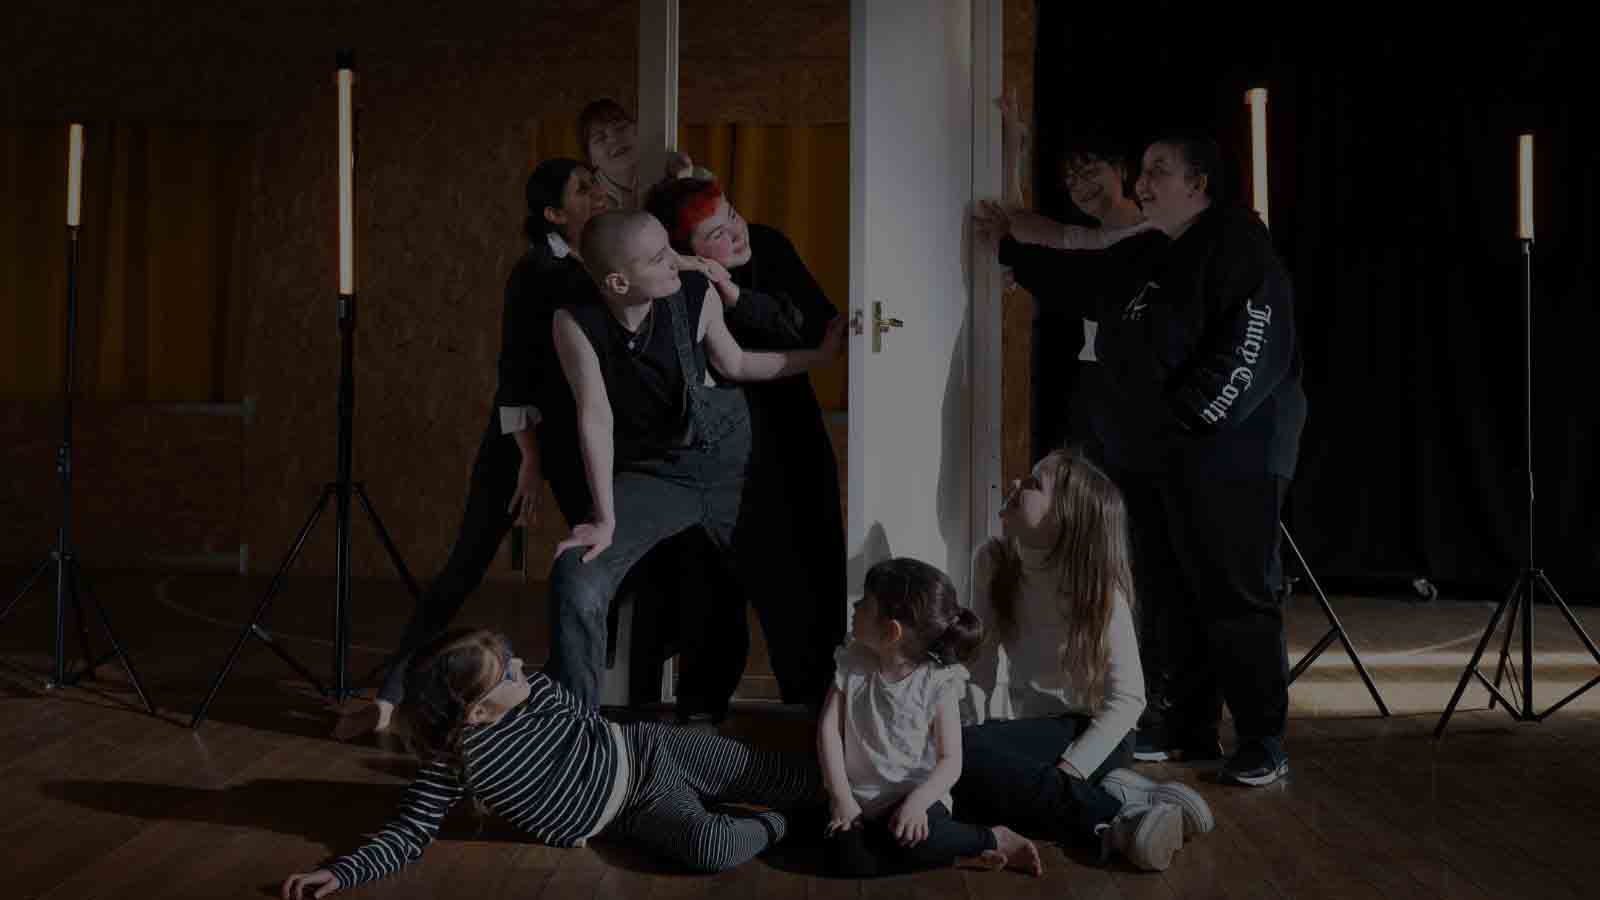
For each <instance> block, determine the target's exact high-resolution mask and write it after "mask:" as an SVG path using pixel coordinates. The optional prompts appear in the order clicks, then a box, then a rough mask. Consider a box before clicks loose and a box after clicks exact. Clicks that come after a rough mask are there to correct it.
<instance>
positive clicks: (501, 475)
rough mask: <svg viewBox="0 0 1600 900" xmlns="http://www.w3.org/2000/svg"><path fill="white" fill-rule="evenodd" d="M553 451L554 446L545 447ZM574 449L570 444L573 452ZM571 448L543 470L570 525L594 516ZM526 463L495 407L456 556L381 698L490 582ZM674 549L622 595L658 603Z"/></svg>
mask: <svg viewBox="0 0 1600 900" xmlns="http://www.w3.org/2000/svg"><path fill="white" fill-rule="evenodd" d="M541 449H543V450H546V451H551V450H555V448H550V447H541ZM570 449H571V448H567V451H570ZM570 455H571V453H570V452H566V451H560V450H556V451H555V452H546V453H545V454H544V459H543V460H542V462H543V464H544V467H545V469H544V475H545V477H546V479H547V480H548V481H549V483H550V488H551V490H552V491H553V492H554V493H555V498H556V506H557V507H558V508H559V509H560V511H561V515H562V516H563V517H564V518H565V519H566V520H567V522H568V524H571V523H573V522H577V521H581V520H582V519H583V518H584V517H586V516H588V514H589V506H590V500H589V487H588V482H587V481H586V480H585V478H584V473H583V463H582V461H581V460H578V461H577V462H576V465H574V461H573V460H571V459H567V458H566V457H568V456H570ZM521 466H522V451H521V450H519V449H518V448H517V441H516V438H514V437H512V436H511V435H509V434H502V433H501V432H500V418H499V411H498V410H490V413H489V423H488V426H487V427H486V428H485V429H484V432H483V439H482V440H481V441H480V442H479V443H478V454H477V456H476V457H475V458H474V459H473V462H472V476H471V480H470V481H469V483H468V487H467V506H466V509H465V510H464V511H463V512H462V514H461V525H460V527H459V528H458V529H457V531H456V540H455V543H454V544H453V545H451V547H450V556H449V558H448V559H446V560H445V564H444V568H443V569H442V570H440V572H439V574H438V575H437V576H436V577H435V578H434V580H433V583H432V584H430V585H429V586H428V590H427V592H426V593H425V594H424V595H423V597H422V602H421V603H420V604H419V605H418V606H417V608H416V609H415V610H414V611H413V612H412V614H411V618H410V620H409V621H407V622H406V626H405V630H404V631H403V632H401V636H400V646H399V649H397V650H396V651H395V654H394V656H393V657H392V660H393V662H391V664H390V666H389V671H388V674H387V675H386V676H385V677H384V681H383V685H382V686H381V687H380V688H379V690H378V698H379V699H380V700H386V701H388V702H390V703H399V702H400V700H401V698H403V697H404V696H405V673H406V666H407V665H408V664H409V663H410V659H411V655H412V654H413V653H415V652H416V650H417V649H418V648H419V647H421V646H422V645H424V644H426V643H427V642H428V641H429V640H431V639H433V638H434V637H435V636H437V635H439V634H441V633H443V632H444V630H445V629H447V628H449V627H450V623H451V622H452V621H454V620H455V617H456V615H457V614H458V613H460V612H461V607H462V605H463V604H465V603H466V600H467V597H468V596H469V595H470V594H471V593H472V592H473V591H475V590H477V589H478V586H479V585H480V584H482V583H483V576H484V575H485V574H486V573H487V572H488V571H489V566H490V565H492V564H493V563H494V558H495V555H496V554H497V553H498V552H499V550H500V543H501V541H503V540H505V536H506V533H507V532H509V531H510V530H511V526H512V523H513V521H514V519H513V516H512V515H511V514H510V513H508V512H506V507H507V506H508V505H509V504H510V503H511V497H512V495H513V494H515V493H516V490H517V472H518V471H519V469H520V468H521ZM672 558H673V557H672V552H671V550H670V549H669V548H663V550H662V552H659V553H657V554H654V555H653V556H652V557H651V558H650V559H647V560H645V561H643V562H642V563H641V565H638V566H635V567H634V570H633V571H632V572H631V573H630V577H629V578H628V579H626V580H625V581H624V583H623V586H622V588H621V590H620V591H619V595H621V596H625V597H632V598H635V599H637V600H639V601H641V605H652V604H653V603H654V602H656V599H657V597H658V595H661V594H663V593H667V591H666V589H665V588H664V587H663V585H669V584H670V583H671V582H670V581H668V580H665V579H663V578H662V575H663V574H664V573H663V572H662V571H658V568H657V567H660V569H666V568H667V565H666V563H665V562H663V560H664V559H668V560H670V559H672Z"/></svg>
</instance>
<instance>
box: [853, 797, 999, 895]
mask: <svg viewBox="0 0 1600 900" xmlns="http://www.w3.org/2000/svg"><path fill="white" fill-rule="evenodd" d="M963 818H965V814H963ZM993 849H995V839H994V832H993V831H991V830H989V829H988V828H984V827H982V826H979V825H969V824H967V823H965V822H958V821H956V820H955V819H953V818H951V817H950V810H949V809H948V808H946V807H945V805H944V804H943V803H935V804H933V805H932V806H930V807H928V836H927V838H926V839H924V840H923V841H922V842H921V843H919V844H917V845H916V846H914V847H902V846H900V844H899V843H898V842H897V841H896V840H895V837H894V835H893V834H892V833H891V832H890V831H889V817H888V816H884V817H882V818H879V819H873V820H870V821H865V822H858V823H857V824H856V827H854V828H851V829H850V830H848V831H841V832H837V833H835V834H833V835H831V836H830V837H828V839H827V840H826V841H825V842H824V843H823V867H824V870H825V871H826V872H827V874H829V875H835V876H840V877H844V878H873V877H877V876H879V875H899V874H901V873H904V872H916V871H919V870H922V869H937V868H943V867H945V866H948V865H951V864H952V863H954V862H955V861H956V860H958V859H963V858H965V857H970V856H977V855H978V854H980V853H982V852H983V851H985V850H993Z"/></svg>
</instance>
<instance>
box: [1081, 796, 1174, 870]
mask: <svg viewBox="0 0 1600 900" xmlns="http://www.w3.org/2000/svg"><path fill="white" fill-rule="evenodd" d="M1101 841H1102V844H1101V850H1102V852H1104V851H1108V850H1116V851H1117V852H1119V853H1121V854H1122V855H1123V856H1124V857H1125V858H1127V860H1128V862H1131V863H1133V864H1134V865H1135V866H1137V867H1138V868H1140V869H1143V870H1145V871H1147V872H1165V871H1166V870H1167V868H1168V867H1169V866H1171V865H1172V857H1173V855H1174V854H1176V853H1177V852H1178V849H1179V848H1180V847H1182V846H1183V811H1182V810H1180V809H1178V807H1176V806H1174V805H1173V804H1171V803H1158V804H1156V805H1155V806H1151V805H1149V804H1148V803H1129V804H1127V805H1125V806H1123V807H1122V811H1121V812H1119V813H1117V817H1116V818H1115V819H1112V820H1111V821H1110V822H1109V823H1107V824H1105V825H1102V826H1101Z"/></svg>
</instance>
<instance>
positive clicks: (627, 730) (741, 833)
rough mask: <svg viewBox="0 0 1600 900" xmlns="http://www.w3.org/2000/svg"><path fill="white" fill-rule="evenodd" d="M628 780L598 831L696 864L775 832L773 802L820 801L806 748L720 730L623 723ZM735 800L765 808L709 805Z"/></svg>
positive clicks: (705, 867)
mask: <svg viewBox="0 0 1600 900" xmlns="http://www.w3.org/2000/svg"><path fill="white" fill-rule="evenodd" d="M622 733H623V736H624V737H625V739H626V740H627V744H628V750H629V754H630V756H631V757H632V758H631V759H630V760H629V762H630V764H631V766H632V771H633V775H632V783H631V784H630V785H629V788H628V796H627V798H626V799H625V800H624V801H623V803H622V809H621V810H620V811H619V812H618V813H617V817H616V819H615V820H613V821H612V823H611V824H610V825H609V826H608V827H607V828H606V830H605V831H604V833H603V836H604V837H605V838H607V839H611V840H625V841H628V842H630V843H634V844H639V845H642V846H644V847H645V848H647V849H649V850H651V851H654V852H655V853H658V854H660V855H662V856H665V857H667V858H669V859H672V860H675V861H677V862H680V863H682V864H683V865H685V866H688V867H689V868H690V869H692V870H694V871H696V872H721V871H723V870H726V869H731V868H733V867H734V866H737V865H739V864H741V863H743V862H745V861H746V860H749V859H753V858H754V857H755V855H756V854H758V853H760V852H761V851H763V850H765V849H766V848H767V847H769V846H771V845H773V844H775V843H777V842H778V841H779V840H781V839H782V838H783V836H784V834H785V833H786V831H787V829H788V821H787V819H786V818H785V816H784V814H783V813H782V812H780V811H779V810H780V809H784V808H788V809H794V808H796V807H811V808H820V807H821V806H822V805H823V803H824V795H823V790H822V772H821V770H820V769H819V768H818V767H817V761H816V758H815V756H813V755H812V754H809V753H775V752H772V751H768V750H755V749H752V748H751V747H749V746H747V745H745V744H742V743H740V742H738V741H735V740H730V739H729V738H725V737H721V736H720V735H715V734H708V733H704V732H700V731H692V730H689V729H683V728H673V727H668V726H665V725H658V724H654V723H641V724H636V725H624V726H623V728H622ZM728 803H740V804H750V805H754V806H767V807H774V809H772V810H768V811H755V810H750V811H743V810H739V811H732V810H720V811H719V810H714V809H712V808H709V807H717V806H720V805H722V804H728Z"/></svg>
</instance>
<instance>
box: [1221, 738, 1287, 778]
mask: <svg viewBox="0 0 1600 900" xmlns="http://www.w3.org/2000/svg"><path fill="white" fill-rule="evenodd" d="M1287 774H1289V755H1288V754H1286V753H1284V752H1283V748H1282V746H1281V745H1280V744H1279V743H1278V742H1277V740H1275V739H1273V738H1250V739H1246V740H1244V741H1243V742H1241V743H1240V744H1239V749H1238V750H1235V751H1234V753H1233V756H1231V757H1229V759H1228V762H1227V763H1226V764H1224V765H1223V767H1222V771H1221V772H1220V773H1219V774H1218V775H1217V780H1218V781H1221V782H1223V783H1224V784H1242V785H1245V786H1246V787H1264V786H1266V785H1269V784H1272V783H1273V782H1274V781H1277V780H1278V779H1280V778H1282V777H1283V776H1285V775H1287Z"/></svg>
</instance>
